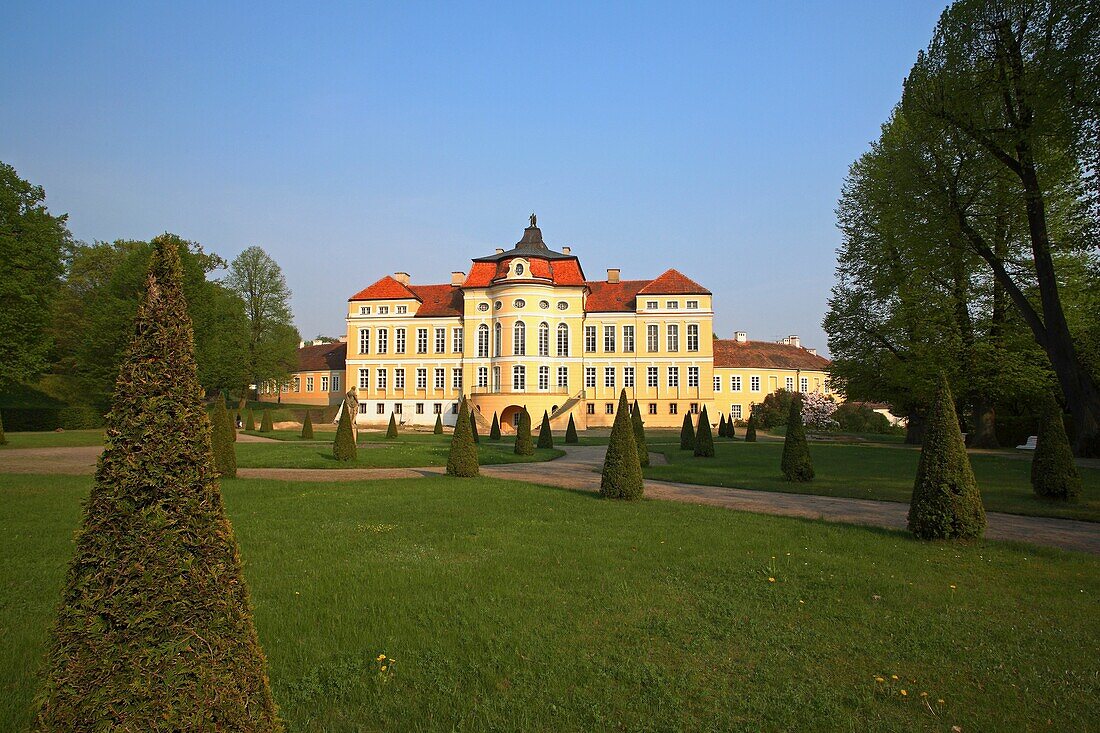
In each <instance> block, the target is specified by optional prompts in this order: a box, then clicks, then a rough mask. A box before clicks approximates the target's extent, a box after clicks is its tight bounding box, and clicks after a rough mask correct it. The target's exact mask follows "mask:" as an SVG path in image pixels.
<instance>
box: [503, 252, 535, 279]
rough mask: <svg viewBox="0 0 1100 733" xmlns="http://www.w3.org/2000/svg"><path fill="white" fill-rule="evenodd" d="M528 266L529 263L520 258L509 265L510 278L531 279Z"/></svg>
mask: <svg viewBox="0 0 1100 733" xmlns="http://www.w3.org/2000/svg"><path fill="white" fill-rule="evenodd" d="M528 264H529V263H528V262H527V260H524V259H521V258H519V257H517V258H516V259H514V260H512V261H511V262H510V263H509V265H508V277H522V278H529V277H531V275H530V273H529V272H528V268H527V265H528Z"/></svg>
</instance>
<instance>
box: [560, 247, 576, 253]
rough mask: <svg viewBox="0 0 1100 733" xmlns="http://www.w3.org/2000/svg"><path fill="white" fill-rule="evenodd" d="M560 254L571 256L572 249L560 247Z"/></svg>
mask: <svg viewBox="0 0 1100 733" xmlns="http://www.w3.org/2000/svg"><path fill="white" fill-rule="evenodd" d="M561 253H562V254H563V255H567V254H572V253H573V248H572V247H562V248H561Z"/></svg>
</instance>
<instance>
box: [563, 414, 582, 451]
mask: <svg viewBox="0 0 1100 733" xmlns="http://www.w3.org/2000/svg"><path fill="white" fill-rule="evenodd" d="M579 442H581V441H580V438H578V437H577V424H576V423H575V422H573V413H569V425H567V426H566V427H565V443H566V445H576V444H577V443H579Z"/></svg>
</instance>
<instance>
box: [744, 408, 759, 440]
mask: <svg viewBox="0 0 1100 733" xmlns="http://www.w3.org/2000/svg"><path fill="white" fill-rule="evenodd" d="M745 442H746V443H755V442H756V415H755V414H753V413H751V412H750V413H749V421H748V423H746V424H745Z"/></svg>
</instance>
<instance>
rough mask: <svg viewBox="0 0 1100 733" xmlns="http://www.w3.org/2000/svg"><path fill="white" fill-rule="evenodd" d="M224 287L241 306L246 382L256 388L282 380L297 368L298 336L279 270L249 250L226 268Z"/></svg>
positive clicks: (255, 250) (262, 254)
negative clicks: (245, 336) (244, 322)
mask: <svg viewBox="0 0 1100 733" xmlns="http://www.w3.org/2000/svg"><path fill="white" fill-rule="evenodd" d="M225 284H226V286H227V287H229V288H230V289H231V290H233V291H234V292H235V293H237V295H239V296H240V298H241V299H242V300H243V301H244V304H245V313H246V314H247V316H248V324H249V335H248V359H247V362H246V363H247V373H248V375H249V379H250V380H251V381H252V383H253V384H256V385H260V384H263V383H265V382H275V383H281V382H284V381H286V378H287V375H288V374H289V373H290V372H291V371H293V370H294V369H296V368H297V365H298V343H299V341H300V340H301V337H300V336H299V334H298V329H296V328H295V327H294V319H293V316H292V315H291V310H290V288H288V287H287V284H286V278H285V277H284V276H283V271H282V269H281V268H280V267H279V265H278V263H276V262H275V260H273V259H272V258H271V257H270V256H269V255H268V254H267V253H266V252H264V250H263V249H261V248H260V247H249V248H248V249H246V250H244V251H243V252H241V253H240V254H239V255H237V257H236V259H234V260H233V263H232V264H231V265H230V266H229V274H228V275H227V276H226V278H225Z"/></svg>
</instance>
